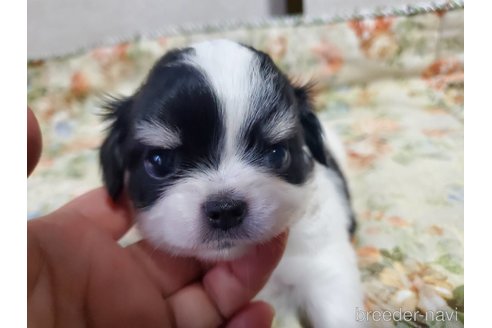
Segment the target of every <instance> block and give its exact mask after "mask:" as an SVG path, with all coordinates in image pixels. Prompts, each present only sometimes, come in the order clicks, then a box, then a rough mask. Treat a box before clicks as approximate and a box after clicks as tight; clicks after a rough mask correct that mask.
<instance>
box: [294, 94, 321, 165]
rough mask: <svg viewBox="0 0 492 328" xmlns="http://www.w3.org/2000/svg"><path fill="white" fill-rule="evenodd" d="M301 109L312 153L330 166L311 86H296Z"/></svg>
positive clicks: (302, 123)
mask: <svg viewBox="0 0 492 328" xmlns="http://www.w3.org/2000/svg"><path fill="white" fill-rule="evenodd" d="M294 93H295V96H296V98H297V103H298V105H299V110H300V120H301V125H302V128H303V130H304V141H305V143H306V146H307V147H308V148H309V151H310V152H311V155H312V156H313V157H314V159H315V160H316V161H318V162H319V163H321V164H323V165H326V166H328V164H329V163H328V154H327V151H328V150H327V148H326V145H325V143H324V140H323V139H324V136H323V130H322V128H321V124H320V122H319V120H318V118H317V117H316V114H314V112H313V106H312V104H311V100H310V95H309V86H302V87H296V88H294Z"/></svg>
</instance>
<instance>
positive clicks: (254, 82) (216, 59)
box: [186, 40, 296, 157]
mask: <svg viewBox="0 0 492 328" xmlns="http://www.w3.org/2000/svg"><path fill="white" fill-rule="evenodd" d="M192 48H193V49H194V50H195V53H194V54H190V55H189V56H188V57H187V59H186V61H187V62H188V63H190V64H192V65H193V66H194V67H196V68H197V69H199V70H200V71H202V72H203V73H204V74H205V76H206V78H207V80H208V81H209V82H210V84H211V85H212V88H213V90H214V93H215V94H216V95H217V101H218V103H219V106H220V109H221V112H222V116H223V118H224V120H225V129H226V134H225V149H224V154H225V155H226V157H231V156H234V154H235V152H236V151H237V150H238V149H239V148H240V147H238V145H237V142H240V140H238V138H239V137H241V136H240V135H239V134H240V132H241V129H242V128H243V127H244V126H245V125H248V124H250V123H252V122H256V121H257V120H258V118H259V116H258V114H259V113H260V112H261V111H262V110H272V108H273V106H274V105H275V104H276V103H278V101H279V94H278V91H275V88H274V83H275V78H276V75H275V74H274V73H273V72H268V71H266V72H260V60H259V57H258V55H257V54H256V53H255V52H254V51H252V50H251V49H249V48H247V47H245V46H242V45H240V44H238V43H235V42H232V41H228V40H215V41H206V42H202V43H198V44H195V45H194V46H192ZM261 124H262V134H263V136H264V137H265V138H266V139H267V140H268V141H270V142H272V143H275V142H279V141H281V140H283V139H285V138H287V137H289V136H291V135H292V134H293V133H294V132H295V125H296V117H295V114H294V110H293V108H289V109H282V108H281V109H278V112H277V113H275V114H274V115H272V117H271V118H270V119H269V121H265V122H261Z"/></svg>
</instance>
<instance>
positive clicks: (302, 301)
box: [258, 164, 363, 328]
mask: <svg viewBox="0 0 492 328" xmlns="http://www.w3.org/2000/svg"><path fill="white" fill-rule="evenodd" d="M340 182H341V181H340V180H339V178H338V177H337V176H336V174H334V173H333V172H332V171H329V170H327V169H326V168H325V167H322V166H321V165H319V164H316V167H315V173H314V179H313V180H312V181H311V182H310V186H308V188H307V195H306V196H305V198H304V199H305V204H304V205H303V209H304V212H303V213H302V216H301V218H299V220H298V221H296V223H294V224H293V225H292V227H291V228H290V234H289V240H288V243H287V249H286V252H285V254H284V256H283V258H282V260H281V262H280V263H279V265H278V267H277V268H276V270H275V271H274V273H273V275H272V277H271V278H270V280H269V282H268V284H267V286H266V287H265V288H264V289H263V290H262V292H261V293H260V294H259V295H258V298H259V299H263V300H266V301H268V302H269V303H270V304H272V305H273V306H274V307H275V310H276V313H277V316H276V318H277V320H279V321H278V324H277V326H278V327H286V325H288V324H290V325H291V324H292V323H293V321H294V323H295V322H296V321H297V318H296V315H297V313H298V312H299V309H304V311H305V312H306V314H307V316H308V318H309V320H310V322H311V323H312V325H313V327H316V328H317V327H336V328H337V327H343V328H345V327H347V328H350V327H361V326H363V324H362V323H360V322H357V321H356V320H355V318H356V317H355V312H356V309H357V308H359V309H362V308H363V300H362V288H361V284H360V278H359V272H358V269H357V262H356V257H355V253H354V250H353V248H352V246H351V244H350V241H349V239H350V237H349V234H348V231H347V224H348V220H349V216H348V208H347V203H346V201H345V198H344V196H343V195H342V193H341V191H340V187H339V186H337V184H339V183H340Z"/></svg>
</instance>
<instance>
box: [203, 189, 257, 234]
mask: <svg viewBox="0 0 492 328" xmlns="http://www.w3.org/2000/svg"><path fill="white" fill-rule="evenodd" d="M202 210H203V212H204V214H205V217H206V218H207V219H208V221H209V223H210V226H211V227H212V228H215V229H220V230H224V231H225V230H229V229H231V228H234V227H236V226H238V225H240V224H241V223H242V222H243V219H244V217H245V216H246V212H247V210H248V206H247V204H246V202H245V201H243V200H242V199H237V198H232V197H229V196H216V197H212V198H209V199H208V200H207V201H206V202H205V203H204V204H203V205H202Z"/></svg>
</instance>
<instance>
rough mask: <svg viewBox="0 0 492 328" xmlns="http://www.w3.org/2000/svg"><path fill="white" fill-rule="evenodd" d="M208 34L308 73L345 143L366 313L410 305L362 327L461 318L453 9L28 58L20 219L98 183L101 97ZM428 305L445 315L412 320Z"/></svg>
mask: <svg viewBox="0 0 492 328" xmlns="http://www.w3.org/2000/svg"><path fill="white" fill-rule="evenodd" d="M215 38H227V39H232V40H236V41H240V42H243V43H247V44H250V45H252V46H254V47H256V48H258V49H261V50H263V51H265V52H267V53H268V54H270V56H271V57H272V58H273V59H274V61H275V62H276V63H277V65H278V66H279V67H280V68H281V69H282V70H283V71H285V72H286V73H287V74H288V75H289V76H290V77H292V78H293V79H295V80H296V81H300V82H306V81H314V82H316V87H315V93H316V96H315V107H316V110H317V111H318V115H319V116H320V118H321V120H322V122H323V124H324V125H326V126H327V127H328V128H329V129H331V130H333V131H335V132H337V134H338V135H339V136H340V137H341V139H342V141H343V142H344V144H345V147H346V152H347V158H346V162H345V163H344V167H345V170H346V173H347V177H348V181H349V185H350V189H351V192H352V197H353V205H354V208H355V211H356V214H357V218H358V230H357V233H356V240H355V246H356V249H357V254H358V257H359V266H360V270H361V273H362V280H363V284H364V288H365V293H366V310H367V311H371V312H373V313H374V312H375V311H383V310H386V311H398V310H400V309H401V310H403V311H412V312H413V313H417V311H418V313H419V315H417V316H415V317H414V318H413V319H412V320H411V321H405V320H399V321H398V320H396V321H393V320H392V321H387V322H382V321H378V322H375V321H372V325H373V326H374V327H392V326H395V325H396V326H398V327H422V326H429V327H460V326H462V325H463V318H464V314H463V312H464V304H463V272H464V268H463V200H464V192H463V120H464V116H463V86H464V61H463V6H462V5H460V4H458V5H453V6H446V5H444V6H442V8H438V10H434V11H431V12H419V13H416V14H413V15H399V14H395V15H389V16H388V15H386V16H379V17H377V16H375V17H367V18H358V19H351V20H347V21H339V22H325V21H322V20H320V21H314V22H309V23H306V22H304V23H303V22H302V21H301V22H300V23H296V24H287V23H286V24H271V26H268V25H265V26H260V27H256V28H249V27H248V28H246V27H243V28H242V27H238V28H235V29H232V30H223V31H212V32H210V31H205V30H204V31H202V32H200V33H199V32H197V33H193V34H183V35H176V36H167V37H166V36H162V37H159V38H156V39H139V40H135V41H132V42H127V43H122V44H119V45H116V46H111V47H104V48H97V49H93V50H89V51H86V52H84V53H79V54H76V55H72V56H67V57H63V58H51V59H46V60H39V61H31V62H29V63H28V104H29V106H30V107H31V108H32V109H33V110H34V112H35V114H36V115H37V117H38V119H39V121H40V124H41V129H42V133H43V143H44V149H43V154H42V157H41V161H40V163H39V165H38V167H37V168H36V170H35V172H34V174H33V175H32V176H31V177H30V179H29V180H28V217H30V218H31V217H36V216H39V215H42V214H45V213H47V212H49V211H51V210H53V209H55V208H57V207H58V206H60V205H62V204H63V203H65V202H67V201H68V200H69V199H71V198H73V197H75V196H77V195H80V194H81V193H83V192H85V191H87V190H89V189H91V188H94V187H96V186H99V185H101V180H100V172H99V166H98V153H97V150H98V147H99V145H100V143H101V140H102V138H103V136H104V127H105V126H104V124H103V123H101V117H100V115H99V114H100V113H101V108H102V104H103V103H104V99H106V98H107V97H108V95H116V96H117V95H130V94H131V93H132V92H133V91H134V90H135V89H136V88H137V87H138V86H139V84H140V83H141V82H142V80H143V78H144V76H145V75H146V73H147V72H148V70H149V69H150V68H151V66H152V64H153V63H154V62H155V61H156V60H157V59H158V58H159V57H160V56H161V55H162V54H164V53H165V52H166V51H168V50H170V49H173V48H176V47H184V46H186V45H189V44H190V43H193V42H197V41H200V40H206V39H215ZM435 311H447V312H452V313H453V314H456V318H455V320H448V321H442V320H439V318H437V317H434V318H429V317H427V318H426V317H425V315H424V314H425V313H431V312H435ZM368 313H370V312H368ZM354 318H355V312H354Z"/></svg>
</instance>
